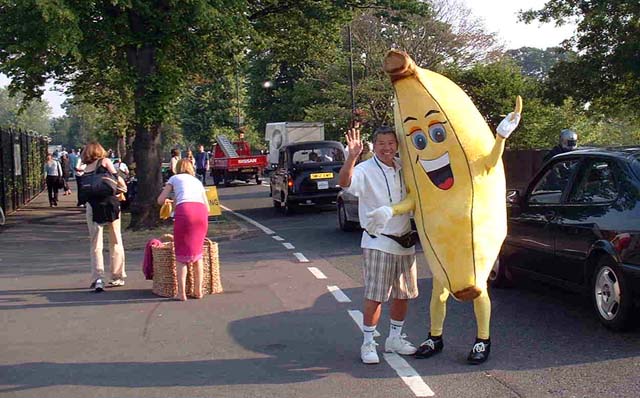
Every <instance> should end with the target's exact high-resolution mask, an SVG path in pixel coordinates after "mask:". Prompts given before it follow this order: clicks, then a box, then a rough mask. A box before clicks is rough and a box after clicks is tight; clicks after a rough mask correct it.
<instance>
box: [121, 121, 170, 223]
mask: <svg viewBox="0 0 640 398" xmlns="http://www.w3.org/2000/svg"><path fill="white" fill-rule="evenodd" d="M160 155H161V154H160V123H154V124H152V125H151V126H150V127H149V128H147V127H146V126H142V125H138V126H136V138H135V140H134V141H133V156H134V158H135V165H136V168H135V170H136V177H137V179H138V192H137V195H136V197H135V199H134V201H133V203H132V204H131V224H129V229H134V230H137V229H151V228H155V227H157V226H158V221H159V220H160V219H159V212H158V211H159V206H158V204H157V203H156V198H157V197H158V195H159V194H160V191H161V190H162V170H161V166H162V165H161V159H160Z"/></svg>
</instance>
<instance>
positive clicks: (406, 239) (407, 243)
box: [382, 231, 420, 249]
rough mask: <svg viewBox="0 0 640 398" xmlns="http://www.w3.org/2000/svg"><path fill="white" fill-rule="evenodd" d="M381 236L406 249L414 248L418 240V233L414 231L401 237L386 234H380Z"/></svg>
mask: <svg viewBox="0 0 640 398" xmlns="http://www.w3.org/2000/svg"><path fill="white" fill-rule="evenodd" d="M382 235H384V236H386V237H387V238H389V239H393V240H395V241H396V242H397V243H398V244H399V245H400V246H402V247H404V248H407V249H408V248H410V247H413V246H415V245H416V243H418V239H420V238H419V236H418V232H416V231H409V232H407V233H406V234H404V235H402V236H395V235H387V234H382Z"/></svg>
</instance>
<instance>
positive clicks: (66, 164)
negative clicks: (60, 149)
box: [60, 152, 71, 196]
mask: <svg viewBox="0 0 640 398" xmlns="http://www.w3.org/2000/svg"><path fill="white" fill-rule="evenodd" d="M60 165H61V166H62V183H63V185H64V194H63V195H65V196H67V195H71V188H69V183H68V182H67V179H68V178H69V176H70V175H71V161H70V160H69V155H68V154H67V153H66V152H65V153H63V154H62V155H61V156H60Z"/></svg>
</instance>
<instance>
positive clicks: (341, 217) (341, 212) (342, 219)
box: [337, 201, 356, 232]
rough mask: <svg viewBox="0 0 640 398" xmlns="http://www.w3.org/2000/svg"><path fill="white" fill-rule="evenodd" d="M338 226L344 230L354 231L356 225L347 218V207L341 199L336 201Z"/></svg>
mask: <svg viewBox="0 0 640 398" xmlns="http://www.w3.org/2000/svg"><path fill="white" fill-rule="evenodd" d="M337 213H338V227H339V228H340V229H341V230H343V231H346V232H350V231H355V230H356V226H355V224H354V223H353V222H351V221H349V219H347V209H345V207H344V203H343V202H342V201H339V202H338V211H337Z"/></svg>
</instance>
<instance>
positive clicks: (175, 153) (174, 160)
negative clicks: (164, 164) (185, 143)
mask: <svg viewBox="0 0 640 398" xmlns="http://www.w3.org/2000/svg"><path fill="white" fill-rule="evenodd" d="M178 160H180V150H179V149H177V148H173V149H172V150H171V160H170V161H169V177H173V176H174V175H176V174H178V173H176V166H177V165H178Z"/></svg>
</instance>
